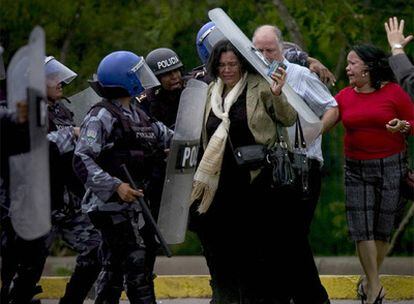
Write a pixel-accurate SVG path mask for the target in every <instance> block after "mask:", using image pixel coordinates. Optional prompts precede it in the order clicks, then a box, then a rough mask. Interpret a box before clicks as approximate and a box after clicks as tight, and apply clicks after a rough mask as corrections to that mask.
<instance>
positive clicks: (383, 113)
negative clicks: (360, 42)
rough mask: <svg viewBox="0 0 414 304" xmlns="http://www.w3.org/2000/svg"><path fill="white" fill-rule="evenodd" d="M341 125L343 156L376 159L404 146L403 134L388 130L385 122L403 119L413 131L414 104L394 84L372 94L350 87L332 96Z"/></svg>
mask: <svg viewBox="0 0 414 304" xmlns="http://www.w3.org/2000/svg"><path fill="white" fill-rule="evenodd" d="M335 99H336V101H337V102H338V107H339V113H340V114H339V115H340V119H341V120H342V123H343V125H344V127H345V144H344V146H345V156H346V157H348V158H352V159H358V160H364V159H378V158H384V157H388V156H391V155H393V154H396V153H399V152H401V151H404V150H405V149H406V144H405V138H404V135H403V134H401V133H400V132H396V133H391V132H389V131H387V129H386V128H385V125H386V124H387V122H389V121H390V120H391V119H393V118H398V119H401V120H407V121H409V122H410V124H411V130H410V132H411V134H414V103H413V101H412V100H411V98H410V96H409V95H408V94H407V93H405V92H404V91H403V89H402V88H401V87H400V86H399V85H398V84H396V83H388V84H386V85H385V86H384V87H382V88H381V89H379V90H376V91H374V92H372V93H358V92H356V91H355V90H354V89H353V88H351V87H346V88H345V89H343V90H341V91H340V92H339V93H338V94H337V95H336V96H335Z"/></svg>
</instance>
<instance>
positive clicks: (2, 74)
mask: <svg viewBox="0 0 414 304" xmlns="http://www.w3.org/2000/svg"><path fill="white" fill-rule="evenodd" d="M3 52H4V49H3V48H2V47H1V46H0V80H3V79H6V69H5V67H4V61H3Z"/></svg>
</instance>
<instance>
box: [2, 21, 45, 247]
mask: <svg viewBox="0 0 414 304" xmlns="http://www.w3.org/2000/svg"><path fill="white" fill-rule="evenodd" d="M44 58H45V34H44V31H43V29H42V28H40V27H36V28H35V29H34V30H33V31H32V33H31V34H30V37H29V44H28V45H27V46H24V47H22V48H21V49H19V50H18V51H17V53H16V54H15V56H14V57H13V58H12V60H11V62H10V66H9V69H8V71H7V87H8V102H9V105H10V108H11V109H14V110H16V108H17V107H18V104H19V103H20V102H27V105H28V112H29V114H28V120H29V121H28V125H29V139H30V150H29V151H28V152H25V153H21V154H17V155H14V156H11V157H10V158H9V165H10V217H11V221H12V224H13V228H14V229H15V231H16V233H17V234H18V235H19V236H20V237H21V238H23V239H25V240H33V239H36V238H38V237H41V236H43V235H45V234H46V233H48V232H49V230H50V228H51V223H50V185H49V146H48V141H47V139H46V135H47V103H46V99H45V93H46V91H45V90H46V84H45V71H44V63H43V62H44Z"/></svg>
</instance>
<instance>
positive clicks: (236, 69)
mask: <svg viewBox="0 0 414 304" xmlns="http://www.w3.org/2000/svg"><path fill="white" fill-rule="evenodd" d="M218 72H219V77H220V78H221V80H223V82H224V84H225V85H226V86H228V87H230V88H232V87H234V86H235V85H236V83H237V82H238V81H239V80H240V78H241V77H242V73H241V65H240V62H239V59H238V58H237V56H236V55H235V54H234V53H233V52H232V51H227V52H223V53H221V55H220V61H219V66H218Z"/></svg>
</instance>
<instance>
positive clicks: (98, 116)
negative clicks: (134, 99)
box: [75, 101, 173, 212]
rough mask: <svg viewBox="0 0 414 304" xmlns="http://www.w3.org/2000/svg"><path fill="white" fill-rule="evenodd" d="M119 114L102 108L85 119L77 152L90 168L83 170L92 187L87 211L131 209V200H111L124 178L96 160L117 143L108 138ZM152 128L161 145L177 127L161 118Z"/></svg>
mask: <svg viewBox="0 0 414 304" xmlns="http://www.w3.org/2000/svg"><path fill="white" fill-rule="evenodd" d="M114 103H115V104H116V105H117V106H118V107H119V108H120V109H121V110H122V112H123V114H125V116H127V117H129V118H130V119H131V120H133V121H135V122H139V121H140V119H139V116H138V114H137V113H136V112H135V111H134V110H128V109H125V108H124V107H122V106H121V104H120V103H119V102H117V101H114ZM115 121H116V118H114V117H113V116H112V114H111V113H110V112H109V111H108V110H106V109H105V108H101V109H100V110H99V112H98V113H95V114H91V113H89V114H88V115H86V117H85V119H84V122H83V123H82V128H81V133H80V136H79V142H78V144H77V146H76V150H75V155H76V157H77V158H78V159H79V161H81V162H82V163H83V165H84V167H85V168H86V170H87V172H82V173H81V175H83V176H84V178H85V180H86V182H85V187H86V188H87V189H88V191H87V193H86V195H85V197H84V200H83V202H82V209H83V210H84V211H86V212H91V211H114V212H117V211H123V210H128V209H129V207H130V204H127V203H123V204H120V203H119V202H118V201H113V202H111V201H108V200H109V199H110V198H111V196H112V195H113V194H114V192H115V190H116V189H117V188H118V186H119V185H120V184H121V183H122V181H121V180H120V179H119V178H117V177H113V176H111V175H109V174H108V173H107V172H105V171H103V170H102V169H101V168H100V167H99V165H98V164H97V163H96V162H95V160H94V159H96V158H97V157H98V156H99V154H100V153H101V152H102V151H103V150H105V149H110V148H112V147H113V145H114V143H113V142H110V141H108V138H109V135H110V134H111V132H112V131H113V126H114V123H115ZM152 128H153V130H154V133H155V135H156V137H157V142H158V144H159V146H160V147H161V148H166V147H168V146H169V143H170V141H171V138H172V135H173V131H171V130H170V129H169V128H167V127H166V126H165V125H164V124H163V123H161V122H153V123H152Z"/></svg>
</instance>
